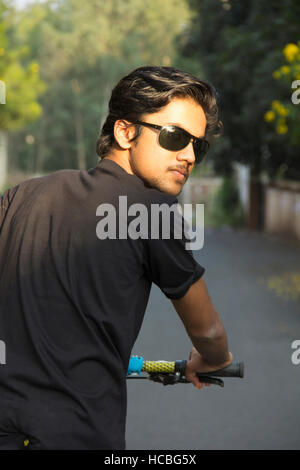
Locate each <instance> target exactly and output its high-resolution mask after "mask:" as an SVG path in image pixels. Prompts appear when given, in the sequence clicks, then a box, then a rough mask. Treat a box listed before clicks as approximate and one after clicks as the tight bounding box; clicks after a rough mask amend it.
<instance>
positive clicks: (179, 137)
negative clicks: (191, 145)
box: [159, 126, 189, 150]
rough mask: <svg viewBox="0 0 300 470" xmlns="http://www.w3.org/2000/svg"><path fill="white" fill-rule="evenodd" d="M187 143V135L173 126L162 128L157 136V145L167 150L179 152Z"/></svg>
mask: <svg viewBox="0 0 300 470" xmlns="http://www.w3.org/2000/svg"><path fill="white" fill-rule="evenodd" d="M188 142H189V136H188V134H186V133H185V132H184V131H183V130H181V129H179V128H176V127H173V126H169V127H165V128H163V129H162V130H161V132H160V134H159V143H160V145H161V146H162V147H163V148H165V149H167V150H181V149H183V148H184V147H186V146H187V144H188Z"/></svg>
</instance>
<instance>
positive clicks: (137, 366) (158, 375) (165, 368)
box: [127, 356, 244, 387]
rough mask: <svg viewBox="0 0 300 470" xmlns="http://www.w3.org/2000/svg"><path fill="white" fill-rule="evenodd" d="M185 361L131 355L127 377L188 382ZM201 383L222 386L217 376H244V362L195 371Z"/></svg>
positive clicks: (165, 382) (168, 381) (171, 382)
mask: <svg viewBox="0 0 300 470" xmlns="http://www.w3.org/2000/svg"><path fill="white" fill-rule="evenodd" d="M186 364H187V361H186V360H180V361H173V362H168V361H144V359H143V357H141V356H131V358H130V361H129V366H128V371H127V378H128V379H136V378H138V379H139V378H140V379H146V378H148V379H150V380H153V381H155V382H160V383H163V384H164V385H170V384H175V383H188V382H189V381H188V380H187V379H186V378H185V368H186ZM141 372H147V373H148V377H141ZM197 376H198V377H199V379H202V380H201V381H203V383H213V384H217V385H220V386H221V387H224V382H223V381H222V380H220V379H218V378H217V377H239V378H243V377H244V363H243V362H235V363H232V364H230V365H229V366H227V367H224V368H223V369H218V370H215V371H210V372H199V373H197Z"/></svg>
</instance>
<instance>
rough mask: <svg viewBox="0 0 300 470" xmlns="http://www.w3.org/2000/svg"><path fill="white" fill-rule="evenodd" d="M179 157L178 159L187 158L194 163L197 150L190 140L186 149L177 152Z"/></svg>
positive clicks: (186, 159)
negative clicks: (195, 150)
mask: <svg viewBox="0 0 300 470" xmlns="http://www.w3.org/2000/svg"><path fill="white" fill-rule="evenodd" d="M177 158H178V160H181V161H183V160H185V161H187V162H188V163H190V164H194V163H195V152H194V147H193V143H192V142H190V143H189V144H188V145H187V146H186V147H184V149H182V150H180V151H179V152H178V153H177Z"/></svg>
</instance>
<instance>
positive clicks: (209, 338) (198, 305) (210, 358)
mask: <svg viewBox="0 0 300 470" xmlns="http://www.w3.org/2000/svg"><path fill="white" fill-rule="evenodd" d="M172 303H173V305H174V307H175V309H176V311H177V313H178V315H179V316H180V318H181V320H182V322H183V324H184V326H185V329H186V331H187V334H188V335H189V337H190V338H191V341H192V343H193V345H194V346H195V347H194V348H193V349H192V351H191V353H190V360H189V362H188V363H187V369H186V378H187V379H188V380H190V381H191V382H193V384H194V385H195V386H196V387H197V388H201V385H200V382H199V380H198V379H197V377H196V372H209V371H212V370H216V369H221V368H223V367H226V366H228V365H229V364H231V362H232V354H231V353H230V352H229V351H228V346H227V337H226V332H225V329H224V326H223V323H222V321H221V318H220V317H219V315H218V313H217V311H216V309H215V308H214V306H213V304H212V301H211V299H210V296H209V293H208V291H207V288H206V284H205V282H204V280H203V278H201V279H199V280H198V281H197V282H195V283H194V284H193V285H192V286H191V287H190V288H189V290H188V291H187V293H186V294H185V295H184V296H183V297H182V298H180V299H177V300H172Z"/></svg>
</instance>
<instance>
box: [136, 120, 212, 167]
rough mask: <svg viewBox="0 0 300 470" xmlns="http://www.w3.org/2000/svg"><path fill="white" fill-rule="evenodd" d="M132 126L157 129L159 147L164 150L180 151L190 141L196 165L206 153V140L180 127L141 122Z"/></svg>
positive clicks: (207, 147)
mask: <svg viewBox="0 0 300 470" xmlns="http://www.w3.org/2000/svg"><path fill="white" fill-rule="evenodd" d="M134 124H140V125H141V126H146V127H150V128H153V129H158V130H159V131H160V132H159V136H158V142H159V145H160V146H161V147H162V148H164V149H166V150H173V151H178V150H182V149H184V147H186V146H187V145H188V144H189V143H190V141H191V140H192V143H193V149H194V153H195V163H196V164H197V163H200V162H201V161H202V160H203V158H204V157H205V155H206V154H207V152H208V149H209V143H208V142H207V140H205V139H202V138H198V137H195V136H193V135H192V134H190V133H189V132H187V131H186V130H184V129H182V128H181V127H177V126H173V125H167V126H157V125H156V124H150V123H149V122H143V121H135V122H134Z"/></svg>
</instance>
